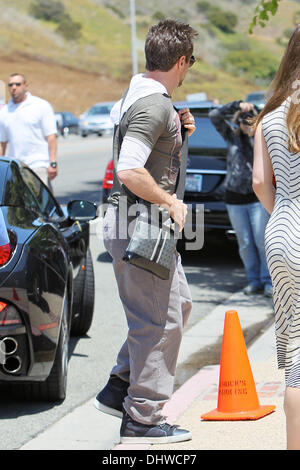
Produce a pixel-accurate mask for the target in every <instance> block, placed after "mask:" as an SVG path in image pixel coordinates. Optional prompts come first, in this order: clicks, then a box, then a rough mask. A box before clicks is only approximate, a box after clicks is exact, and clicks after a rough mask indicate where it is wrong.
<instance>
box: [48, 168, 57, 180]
mask: <svg viewBox="0 0 300 470" xmlns="http://www.w3.org/2000/svg"><path fill="white" fill-rule="evenodd" d="M57 173H58V172H57V167H56V168H53V167H52V166H48V177H49V180H54V178H56V176H57Z"/></svg>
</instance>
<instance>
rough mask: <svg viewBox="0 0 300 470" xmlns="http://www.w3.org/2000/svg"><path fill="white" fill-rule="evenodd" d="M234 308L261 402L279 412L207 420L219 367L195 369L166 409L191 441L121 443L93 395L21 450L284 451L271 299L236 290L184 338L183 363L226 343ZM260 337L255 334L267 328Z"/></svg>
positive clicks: (214, 402)
mask: <svg viewBox="0 0 300 470" xmlns="http://www.w3.org/2000/svg"><path fill="white" fill-rule="evenodd" d="M231 309H235V310H237V312H238V316H239V320H240V323H241V326H242V329H243V333H244V337H245V340H246V343H247V351H248V356H249V359H250V364H251V368H252V372H253V376H254V380H255V382H256V389H257V393H258V398H259V401H260V404H261V405H264V404H266V405H276V409H275V411H274V412H273V413H272V414H270V415H268V416H266V417H264V418H261V419H259V420H255V421H211V422H209V421H202V420H201V415H202V414H203V413H206V412H208V411H211V410H212V409H214V408H216V407H217V399H218V379H219V365H218V364H215V365H212V366H207V367H204V368H202V369H200V370H199V371H198V372H196V373H195V374H194V375H193V376H192V377H191V378H190V379H189V380H187V381H186V382H185V383H184V384H183V385H182V386H181V387H180V388H179V389H178V390H177V391H176V392H175V393H174V394H173V397H172V399H171V400H170V401H169V403H167V405H166V406H165V409H164V412H165V414H166V415H167V417H168V421H169V422H170V423H176V424H179V425H180V426H181V427H183V428H186V429H189V430H190V431H191V432H192V435H193V439H192V440H191V441H187V442H182V443H178V444H168V445H152V446H147V445H134V446H133V445H122V444H118V442H119V429H120V423H121V421H120V419H118V418H114V417H112V416H109V415H105V414H104V413H100V412H98V411H97V410H96V409H95V408H94V407H93V401H94V398H93V399H91V400H89V401H88V402H86V403H85V404H83V405H82V406H80V407H78V408H76V409H75V410H74V411H73V412H72V413H70V414H69V415H67V416H65V417H64V418H62V419H61V420H60V421H58V422H57V423H56V424H54V425H53V426H52V427H50V428H48V429H47V430H46V431H44V432H42V433H41V434H39V435H38V436H37V437H36V438H34V439H32V440H31V441H30V442H28V443H26V444H25V445H23V446H22V447H21V448H20V450H40V449H43V450H46V449H50V450H60V449H68V450H72V449H76V450H113V451H116V452H117V451H120V450H128V451H129V450H150V449H151V450H153V451H154V450H155V451H157V450H161V451H163V450H175V451H177V450H186V451H189V450H201V449H206V450H218V449H222V450H232V449H234V450H237V449H241V450H248V449H251V450H275V449H276V450H283V449H285V447H286V442H285V418H284V413H283V409H282V406H283V393H284V373H283V371H278V369H277V365H276V350H275V336H274V324H273V308H272V301H271V300H270V299H266V298H264V297H263V296H261V295H260V296H258V295H257V296H252V297H247V296H245V295H244V294H243V293H242V292H237V293H235V294H233V295H232V296H231V297H230V298H229V299H228V300H227V301H226V302H225V303H224V304H222V305H219V306H218V307H217V308H215V309H214V310H213V312H211V313H209V314H208V315H207V316H206V317H205V318H203V319H202V320H201V321H199V322H198V323H197V324H196V325H195V326H194V327H192V328H190V329H189V330H187V331H186V332H185V334H184V337H183V342H182V346H181V351H180V355H179V359H178V367H180V366H181V367H182V364H183V363H188V362H189V361H190V359H191V358H193V360H194V358H195V355H201V351H202V350H205V348H207V347H208V346H210V345H214V344H216V343H220V341H222V335H223V328H224V317H225V312H226V310H231ZM262 328H263V333H262V334H261V335H260V337H259V338H258V339H256V340H255V341H253V342H252V344H251V345H249V344H250V342H251V340H253V338H254V337H255V336H256V335H257V334H258V332H259V331H260V332H261V331H262Z"/></svg>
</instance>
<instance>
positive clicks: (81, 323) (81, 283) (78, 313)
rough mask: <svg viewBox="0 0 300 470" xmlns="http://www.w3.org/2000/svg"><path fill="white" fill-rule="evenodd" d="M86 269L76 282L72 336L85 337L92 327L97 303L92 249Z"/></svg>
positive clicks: (88, 255)
mask: <svg viewBox="0 0 300 470" xmlns="http://www.w3.org/2000/svg"><path fill="white" fill-rule="evenodd" d="M84 266H85V269H84V270H81V271H80V272H79V274H78V276H77V277H76V279H75V281H74V300H73V308H74V311H73V318H72V324H71V335H72V336H84V335H85V334H86V333H87V332H88V330H89V329H90V327H91V324H92V321H93V315H94V303H95V279H94V267H93V260H92V255H91V252H90V249H89V248H88V249H87V252H86V257H85V263H84Z"/></svg>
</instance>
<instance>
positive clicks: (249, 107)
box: [240, 102, 254, 113]
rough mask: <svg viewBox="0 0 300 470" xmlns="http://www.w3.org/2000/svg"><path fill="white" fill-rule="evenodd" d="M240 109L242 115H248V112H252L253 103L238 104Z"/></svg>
mask: <svg viewBox="0 0 300 470" xmlns="http://www.w3.org/2000/svg"><path fill="white" fill-rule="evenodd" d="M240 108H241V110H242V111H243V113H248V112H249V111H253V109H254V104H253V103H246V102H242V103H240Z"/></svg>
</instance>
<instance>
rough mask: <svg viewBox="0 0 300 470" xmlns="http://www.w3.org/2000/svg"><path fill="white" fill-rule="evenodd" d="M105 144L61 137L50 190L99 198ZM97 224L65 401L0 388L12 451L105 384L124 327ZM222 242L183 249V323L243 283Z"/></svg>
mask: <svg viewBox="0 0 300 470" xmlns="http://www.w3.org/2000/svg"><path fill="white" fill-rule="evenodd" d="M111 147H112V143H111V138H108V137H105V138H98V137H97V138H94V137H89V138H87V139H82V138H81V137H76V136H70V137H69V138H68V139H65V140H63V139H59V153H58V155H59V176H58V177H57V179H56V180H55V181H54V193H55V195H56V197H57V198H58V200H59V201H60V202H61V203H65V202H67V201H68V200H71V199H78V198H80V199H82V198H83V199H87V200H90V201H94V202H96V203H99V201H100V194H101V181H102V178H103V174H104V170H105V167H106V164H107V162H108V160H109V159H110V158H111ZM101 227H102V221H101V219H97V220H96V221H95V222H93V224H92V228H91V240H90V243H91V249H92V256H93V261H94V270H95V279H96V299H95V314H94V320H93V324H92V327H91V329H90V331H89V332H88V334H87V335H86V336H85V337H83V338H79V339H78V338H72V339H71V344H70V358H69V372H68V391H67V398H66V399H65V400H64V402H63V403H55V404H47V403H37V402H28V401H25V400H21V399H18V400H16V399H14V398H12V397H11V396H10V395H8V394H7V393H5V392H1V396H0V398H1V400H0V417H1V428H0V429H1V431H0V435H1V439H0V449H1V450H11V449H18V448H19V447H21V445H23V444H24V443H26V442H28V441H30V440H31V439H32V438H33V437H34V436H36V435H37V434H39V433H40V432H42V431H43V430H45V429H47V428H48V427H49V426H51V425H52V424H54V423H55V422H57V421H58V420H59V419H61V418H62V417H63V416H65V415H66V414H68V413H69V412H70V411H72V410H73V409H74V408H76V407H77V406H79V405H80V404H82V403H84V402H86V401H87V400H89V399H90V398H92V397H93V396H95V394H97V392H98V389H99V388H101V387H102V386H103V385H104V384H105V383H106V380H107V377H108V374H109V372H110V370H111V367H112V366H113V364H114V360H115V357H116V354H117V352H118V350H119V347H120V345H121V344H122V342H123V340H124V339H125V336H126V330H127V328H126V321H125V318H124V315H123V313H122V308H121V304H120V301H119V298H118V293H117V288H116V284H115V280H114V276H113V270H112V265H111V260H110V257H109V255H108V254H107V253H106V252H105V249H104V247H103V243H102V233H101ZM224 243H225V242H224V241H222V242H219V243H217V244H216V243H212V244H210V243H205V245H204V248H203V249H202V250H201V251H199V252H191V253H186V254H183V264H184V268H185V272H186V275H187V279H188V282H189V285H190V288H191V291H192V296H193V302H194V303H193V305H194V307H193V312H192V315H191V318H190V322H189V326H188V327H191V326H193V325H194V324H195V323H196V322H198V321H199V319H200V318H202V317H203V316H205V315H209V313H210V312H211V311H212V310H213V309H214V308H215V307H216V306H217V305H218V304H220V303H221V302H222V301H224V300H225V299H226V298H227V297H228V296H229V295H230V294H231V293H233V292H235V291H237V290H238V289H240V288H241V287H242V286H243V285H244V284H245V277H244V273H243V269H242V266H241V262H240V260H239V257H238V255H237V251H236V248H235V247H233V246H232V245H230V244H228V243H227V244H225V246H224Z"/></svg>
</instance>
